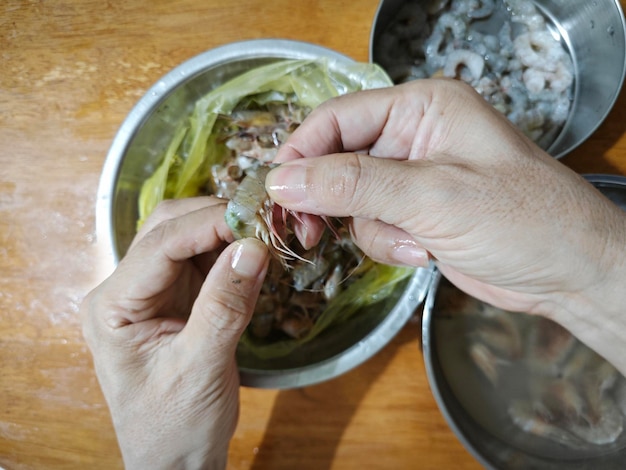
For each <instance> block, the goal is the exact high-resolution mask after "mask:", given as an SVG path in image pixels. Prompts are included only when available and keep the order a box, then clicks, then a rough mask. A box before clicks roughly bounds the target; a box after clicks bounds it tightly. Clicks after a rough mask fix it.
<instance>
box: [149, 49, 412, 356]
mask: <svg viewBox="0 0 626 470" xmlns="http://www.w3.org/2000/svg"><path fill="white" fill-rule="evenodd" d="M335 67H336V66H335V65H333V64H332V63H330V62H329V61H328V60H326V59H318V60H310V59H293V60H283V59H281V60H276V61H272V62H270V63H268V64H266V65H261V66H258V67H256V68H253V69H251V70H249V71H247V72H244V73H243V74H241V75H239V76H237V77H235V78H233V79H231V80H229V81H227V82H226V83H224V84H222V85H221V86H219V87H217V88H215V89H212V90H211V91H209V92H208V93H207V94H206V95H204V96H202V97H200V98H199V99H198V101H197V102H196V104H195V106H194V108H193V110H192V111H191V114H190V115H189V117H188V118H187V119H186V120H183V121H182V122H181V123H180V126H179V127H178V128H177V130H176V131H175V132H174V136H173V138H172V141H171V142H170V144H169V146H167V148H166V149H165V152H164V154H163V155H162V158H161V161H160V166H159V167H158V168H157V169H156V170H155V171H154V173H153V174H152V176H151V177H150V178H148V179H147V180H146V181H145V183H144V185H143V187H142V190H141V194H140V197H139V214H140V220H139V221H138V225H141V223H142V221H143V220H144V219H145V217H147V216H148V215H149V214H150V212H151V211H152V210H153V209H154V207H156V204H157V203H158V202H159V201H160V200H162V199H168V198H180V197H194V196H202V195H213V196H216V197H219V198H223V199H226V200H228V204H227V208H226V211H225V220H226V223H227V224H228V226H229V227H230V228H231V231H232V232H233V235H234V237H235V238H243V237H256V238H258V239H260V240H262V241H263V242H264V243H265V244H266V245H267V246H268V249H269V251H270V254H271V257H270V264H269V268H268V273H267V276H266V278H265V280H264V283H263V286H262V289H261V293H260V296H259V299H258V301H257V304H256V306H255V311H254V315H253V317H252V320H251V322H250V325H249V326H248V328H247V329H246V332H245V333H244V335H243V336H242V339H241V341H240V343H239V348H240V351H244V352H242V354H250V353H251V354H253V355H256V356H258V357H261V358H262V359H272V358H275V357H280V356H285V355H288V354H289V353H290V352H291V351H293V350H294V349H296V348H298V347H301V346H302V345H303V344H304V343H306V342H309V341H311V340H312V339H314V338H316V337H317V336H318V335H320V334H322V333H325V332H326V330H328V329H332V328H333V327H334V326H335V325H337V324H338V323H340V322H348V321H351V320H352V317H353V316H356V315H358V314H363V315H374V313H371V312H375V311H376V310H377V309H376V308H374V309H368V307H370V306H374V305H379V302H387V301H388V298H389V297H390V296H391V295H392V294H394V293H395V292H397V291H396V289H401V288H402V287H403V286H404V285H406V283H405V282H404V281H408V278H409V277H410V276H411V274H413V272H414V269H410V268H398V267H392V266H386V265H381V264H379V263H375V262H374V261H372V260H371V259H369V258H367V257H366V256H364V255H363V253H362V252H361V251H360V250H359V248H358V247H357V246H356V244H355V243H354V242H353V241H352V238H351V237H350V232H349V229H348V227H347V226H345V223H344V221H343V220H340V219H332V220H331V219H326V218H323V217H322V218H320V220H317V219H315V220H316V222H319V225H320V226H321V227H323V228H324V230H325V231H324V233H323V234H321V239H320V240H319V241H318V242H317V244H315V246H313V247H310V246H309V245H311V244H314V243H313V242H312V241H311V240H310V239H304V240H303V242H302V243H301V241H300V239H301V238H305V237H303V235H302V233H301V232H302V229H301V227H302V224H303V221H304V220H311V219H313V216H311V215H307V214H298V213H295V212H291V211H287V210H285V209H283V208H282V207H280V206H278V205H277V204H275V203H274V201H272V200H271V199H270V198H269V197H268V195H267V192H266V191H265V177H266V175H267V173H268V172H269V171H270V170H271V168H272V165H273V161H274V159H275V157H276V154H277V152H278V149H279V147H280V146H281V145H282V144H283V143H284V142H285V141H286V140H287V139H288V138H289V136H290V135H291V133H292V132H293V131H294V130H295V129H296V128H297V127H298V126H299V125H300V123H301V122H302V121H303V119H305V117H306V116H307V115H308V114H309V113H310V111H311V110H312V109H314V108H315V107H316V106H319V105H320V104H321V103H322V102H323V101H325V100H327V99H330V98H332V97H334V96H337V95H340V94H343V93H348V92H351V91H357V90H361V89H366V88H380V87H383V86H389V85H391V82H390V80H389V78H388V76H387V75H386V73H385V72H384V71H383V70H382V69H381V68H380V67H378V66H376V65H374V64H365V63H355V64H351V65H350V66H348V70H343V69H336V68H335ZM324 223H325V224H326V225H325V226H324ZM381 305H382V304H381ZM385 305H386V304H385ZM366 310H367V311H366ZM378 310H379V311H378V312H376V313H375V314H376V315H379V313H380V311H381V310H382V311H383V313H385V312H388V311H389V310H388V307H384V308H383V307H381V309H378ZM377 318H378V317H377Z"/></svg>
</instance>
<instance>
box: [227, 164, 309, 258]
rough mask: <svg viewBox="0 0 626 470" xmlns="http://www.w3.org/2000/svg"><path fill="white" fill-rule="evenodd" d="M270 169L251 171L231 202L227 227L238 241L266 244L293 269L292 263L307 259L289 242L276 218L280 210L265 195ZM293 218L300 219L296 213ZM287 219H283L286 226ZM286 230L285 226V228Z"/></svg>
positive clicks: (228, 209)
mask: <svg viewBox="0 0 626 470" xmlns="http://www.w3.org/2000/svg"><path fill="white" fill-rule="evenodd" d="M270 169H271V167H270V166H267V165H266V166H259V167H257V168H255V169H254V170H253V171H249V172H248V173H247V174H246V177H245V178H244V179H243V180H242V181H241V183H240V184H239V186H238V187H237V189H236V191H235V195H234V197H233V198H232V199H230V200H229V201H228V205H227V207H226V215H225V217H226V223H227V224H228V226H229V227H230V229H231V230H232V232H233V234H234V235H235V237H236V238H244V237H255V238H259V239H260V240H262V241H263V242H264V243H265V244H266V245H267V246H268V247H269V249H270V252H271V253H272V254H273V255H274V257H275V258H277V259H278V260H280V262H281V264H282V265H283V267H285V268H286V269H287V268H289V264H288V262H289V261H293V260H296V259H297V260H301V261H305V262H310V261H308V260H306V259H304V258H303V257H302V256H300V255H298V254H297V253H296V252H295V251H293V250H292V249H291V248H290V247H289V245H288V244H287V243H286V242H285V237H286V233H285V232H284V231H283V233H281V232H280V231H279V228H278V224H277V221H276V220H275V217H274V214H275V209H276V206H275V205H274V202H273V201H272V200H271V199H270V198H269V196H268V195H267V192H266V191H265V177H266V176H267V174H268V173H269V170H270ZM290 214H292V215H294V216H296V217H297V215H296V214H295V213H293V212H290ZM285 220H286V217H284V218H283V222H284V221H285ZM282 227H283V228H284V227H285V224H284V223H283V224H282Z"/></svg>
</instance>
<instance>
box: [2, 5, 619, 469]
mask: <svg viewBox="0 0 626 470" xmlns="http://www.w3.org/2000/svg"><path fill="white" fill-rule="evenodd" d="M377 3H378V2H377V0H352V1H347V0H299V1H297V2H296V1H293V0H290V1H287V0H274V1H271V2H267V1H265V2H262V1H256V0H239V1H237V2H222V1H216V0H207V1H199V0H170V1H165V0H157V1H152V0H128V1H125V2H121V1H114V0H113V1H111V0H110V1H103V0H98V1H95V0H56V1H54V2H44V1H37V0H33V1H24V0H3V2H2V3H1V5H0V58H1V66H0V149H1V150H0V273H1V275H0V467H1V468H3V469H6V470H22V469H23V470H26V469H43V468H45V469H74V468H81V469H82V468H103V469H116V468H122V463H121V460H120V456H119V451H118V450H117V444H116V438H115V435H114V433H113V430H112V426H111V421H110V418H109V414H108V411H107V408H106V406H105V403H104V400H103V397H102V395H101V393H100V390H99V387H98V383H97V381H96V378H95V375H94V372H93V368H92V364H91V358H90V355H89V352H88V350H87V348H86V346H85V344H84V342H83V339H82V334H81V328H80V319H79V318H78V306H79V305H80V302H81V299H82V298H83V297H84V295H85V294H86V293H87V292H88V290H89V289H90V288H91V287H93V286H94V285H95V284H96V283H97V282H99V281H100V280H101V279H102V276H103V272H102V270H101V269H100V264H99V262H98V252H97V250H96V245H95V238H94V205H95V198H96V188H97V185H98V179H99V175H100V170H101V167H102V164H103V162H104V158H105V155H106V153H107V150H108V147H109V145H110V143H111V141H112V139H113V136H114V135H115V132H116V130H117V129H118V127H119V126H120V124H121V122H122V121H123V119H124V117H125V116H126V114H127V113H128V112H129V111H130V109H131V108H132V106H133V104H134V103H135V102H136V100H137V99H138V98H139V97H140V96H142V94H143V93H144V92H145V91H146V90H147V89H148V88H149V87H150V86H151V85H152V84H153V83H154V82H156V81H157V80H158V78H159V77H160V76H162V75H163V74H165V73H166V72H167V71H168V70H169V69H171V68H172V67H174V66H176V65H178V64H179V63H181V62H183V61H184V60H186V59H189V58H190V57H192V56H194V55H196V54H198V53H200V52H203V51H205V50H207V49H210V48H213V47H215V46H218V45H221V44H225V43H229V42H232V41H238V40H243V39H251V38H268V37H269V38H278V37H280V38H288V39H298V40H302V41H308V42H313V43H317V44H320V45H323V46H327V47H330V48H332V49H335V50H337V51H339V52H342V53H344V54H347V55H349V56H351V57H353V58H354V59H357V60H363V61H366V60H367V59H368V44H369V35H370V28H371V25H372V21H373V18H374V14H375V11H376V8H377ZM624 123H626V95H625V94H624V93H622V94H621V95H620V97H619V100H618V102H617V105H616V106H615V109H614V110H613V112H612V113H611V115H610V116H609V117H608V119H607V120H606V121H605V123H604V124H603V125H602V126H601V127H600V128H599V129H598V130H597V132H595V133H594V135H593V136H592V137H591V138H590V139H589V140H588V141H587V142H586V143H585V144H583V145H582V146H581V147H580V148H579V149H577V150H576V151H574V152H573V153H572V154H571V155H569V156H567V157H566V158H565V159H564V160H563V161H564V162H565V163H566V164H568V165H570V166H571V167H572V168H574V169H575V170H576V171H579V172H601V173H613V174H626V136H625V133H624V127H625V124H624ZM415 467H419V468H425V469H439V468H456V469H476V468H479V465H478V464H477V462H476V461H475V460H474V459H473V458H472V457H471V455H470V454H469V453H468V452H467V451H466V450H465V449H464V448H463V447H462V446H461V444H460V443H459V442H458V440H457V439H456V438H455V436H454V435H453V433H452V432H451V431H450V429H449V428H448V427H447V425H446V423H445V421H444V419H443V418H442V416H441V414H440V413H439V411H438V409H437V406H436V404H435V401H434V399H433V398H432V395H431V393H430V390H429V387H428V383H427V381H426V376H425V372H424V367H423V362H422V356H421V353H420V350H419V327H418V324H417V323H411V324H409V325H407V326H406V328H405V329H404V330H403V331H402V332H401V334H400V335H398V337H397V338H395V339H394V340H393V341H392V343H391V344H389V345H388V346H387V347H386V348H385V349H384V350H383V351H382V352H381V353H379V354H378V355H377V356H376V357H374V358H373V359H372V360H370V361H368V362H367V363H366V364H364V365H362V366H361V367H359V368H357V369H355V370H353V371H352V372H350V373H347V374H345V375H344V376H342V377H340V378H338V379H336V380H333V381H330V382H327V383H324V384H320V385H317V386H313V387H307V388H304V389H300V390H292V391H268V390H253V389H244V390H243V391H242V412H241V421H240V424H239V428H238V430H237V433H236V435H235V438H234V440H233V442H232V446H231V451H230V463H229V468H232V469H248V468H251V469H255V470H262V469H266V468H272V469H281V468H285V469H292V468H301V469H308V468H310V469H320V468H322V469H324V468H328V469H330V468H333V469H352V468H355V469H356V468H380V469H388V468H415Z"/></svg>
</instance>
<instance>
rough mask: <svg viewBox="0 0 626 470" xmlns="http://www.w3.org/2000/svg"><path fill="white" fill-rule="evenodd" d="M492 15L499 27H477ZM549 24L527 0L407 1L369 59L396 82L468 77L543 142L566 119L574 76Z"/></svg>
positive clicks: (551, 138)
mask: <svg viewBox="0 0 626 470" xmlns="http://www.w3.org/2000/svg"><path fill="white" fill-rule="evenodd" d="M500 17H502V21H500ZM493 22H497V28H499V31H498V32H497V34H486V33H484V32H481V31H485V30H486V29H489V30H493V29H494V28H493V24H491V25H490V27H489V28H486V27H485V24H488V23H493ZM548 26H549V25H548V23H547V22H546V19H545V18H544V16H543V15H542V14H541V13H540V12H539V11H538V10H537V8H536V7H535V5H534V4H533V3H532V1H531V0H431V1H430V2H429V1H425V0H410V1H407V2H406V3H405V4H404V5H403V7H402V8H401V9H400V10H399V12H398V13H397V14H396V16H395V17H394V19H393V20H392V21H391V23H390V24H389V26H388V27H387V29H386V30H385V31H384V32H383V33H382V34H381V36H380V38H379V40H378V42H377V43H376V44H375V50H374V61H375V62H378V63H379V64H380V65H381V66H382V67H383V68H385V70H386V71H387V72H388V73H389V75H390V77H391V78H392V80H393V81H394V82H395V83H402V82H406V81H410V80H415V79H419V78H427V77H437V76H443V77H450V78H457V79H460V80H463V81H465V82H467V83H469V84H470V85H471V86H473V87H474V88H475V89H476V90H477V91H478V93H480V94H481V95H482V96H483V97H484V98H485V99H486V100H487V101H488V102H489V103H491V104H492V105H493V106H494V107H495V108H496V109H498V110H499V111H500V112H502V113H503V114H504V115H505V116H507V117H508V119H509V120H510V121H512V122H513V123H514V124H515V125H516V126H517V127H518V128H519V129H521V130H522V131H523V132H524V133H525V134H526V135H527V136H528V137H530V138H531V139H532V140H534V141H535V142H536V143H537V144H539V145H540V146H541V147H543V148H544V149H546V148H548V147H549V146H550V144H551V143H552V142H553V141H554V140H555V138H556V137H557V136H558V132H559V131H560V129H561V128H562V127H563V124H564V123H565V121H566V120H567V117H568V114H569V110H570V104H571V89H572V84H573V81H574V71H573V64H572V60H571V57H570V55H569V54H568V52H567V51H566V49H565V48H564V47H563V45H562V44H561V42H560V40H559V39H557V38H555V36H553V34H552V33H551V31H550V29H549V28H548ZM497 28H496V29H497Z"/></svg>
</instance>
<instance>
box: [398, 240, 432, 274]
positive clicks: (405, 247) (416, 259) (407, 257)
mask: <svg viewBox="0 0 626 470" xmlns="http://www.w3.org/2000/svg"><path fill="white" fill-rule="evenodd" d="M391 253H392V254H391V256H392V257H393V259H394V260H396V261H397V262H398V263H399V264H402V265H404V266H412V267H416V268H417V267H422V268H425V267H427V266H428V263H429V257H428V252H427V251H426V250H425V249H424V248H422V247H420V246H417V245H415V244H413V243H410V242H409V243H398V244H396V245H395V246H394V247H393V248H392V252H391Z"/></svg>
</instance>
